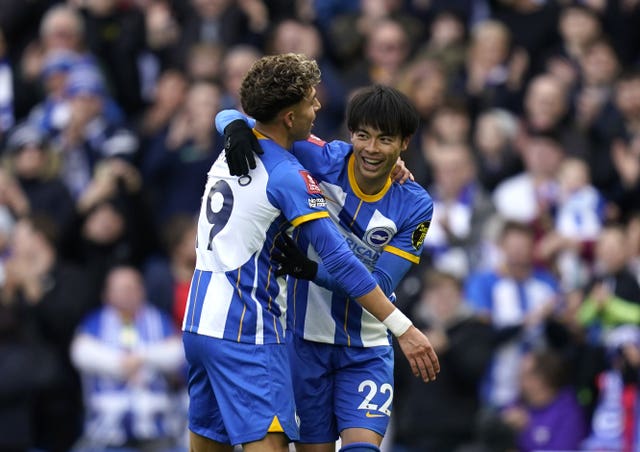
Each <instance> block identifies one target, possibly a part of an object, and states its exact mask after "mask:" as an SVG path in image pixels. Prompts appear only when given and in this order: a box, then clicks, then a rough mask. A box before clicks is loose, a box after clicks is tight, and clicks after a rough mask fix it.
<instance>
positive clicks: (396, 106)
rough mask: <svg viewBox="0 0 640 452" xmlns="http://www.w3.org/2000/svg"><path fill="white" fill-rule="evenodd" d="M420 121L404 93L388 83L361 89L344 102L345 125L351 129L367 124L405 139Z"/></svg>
mask: <svg viewBox="0 0 640 452" xmlns="http://www.w3.org/2000/svg"><path fill="white" fill-rule="evenodd" d="M419 122H420V117H419V115H418V112H417V111H416V109H415V107H414V106H413V104H412V103H411V101H410V100H409V99H408V98H407V96H405V95H404V94H402V93H401V92H400V91H398V90H397V89H395V88H391V87H389V86H384V85H372V86H368V87H366V88H361V89H359V90H358V91H356V93H355V94H354V95H353V97H352V98H351V100H350V101H349V104H348V105H347V127H348V128H349V130H350V131H351V132H355V131H356V130H358V129H360V128H362V127H364V126H369V127H373V128H375V129H377V130H379V131H381V132H383V133H385V134H388V135H391V136H400V137H401V138H407V137H410V136H411V135H413V134H414V133H415V131H416V129H417V128H418V124H419Z"/></svg>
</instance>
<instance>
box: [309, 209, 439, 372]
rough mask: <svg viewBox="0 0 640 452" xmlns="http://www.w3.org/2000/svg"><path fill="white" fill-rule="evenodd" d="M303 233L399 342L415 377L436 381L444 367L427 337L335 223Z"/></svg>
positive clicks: (319, 223)
mask: <svg viewBox="0 0 640 452" xmlns="http://www.w3.org/2000/svg"><path fill="white" fill-rule="evenodd" d="M299 227H300V233H301V234H303V235H304V236H305V238H306V239H307V240H309V242H310V243H311V245H312V246H313V247H314V249H315V250H316V251H317V253H318V255H319V256H320V257H321V258H322V261H323V263H324V266H325V268H326V270H327V271H328V272H329V273H330V274H331V275H332V276H333V277H334V278H335V279H336V280H337V281H338V283H339V284H340V285H341V286H342V288H343V290H344V291H345V292H347V293H348V294H349V296H350V297H351V298H353V299H355V300H356V301H357V302H358V303H359V304H360V305H361V306H362V307H363V308H365V309H366V310H367V311H369V313H371V314H372V315H373V316H374V317H375V318H377V319H378V320H379V321H381V322H382V323H383V324H384V325H385V326H386V327H387V328H388V329H389V330H390V331H391V333H392V334H393V335H394V336H396V337H397V338H398V343H399V344H400V347H401V349H402V351H403V353H404V354H405V356H406V357H407V360H408V361H409V363H410V365H411V369H412V370H413V373H414V375H416V376H421V377H422V379H423V380H424V381H429V380H433V379H435V377H436V374H437V373H438V372H439V371H440V364H439V363H438V357H437V356H436V353H435V351H434V350H433V347H432V346H431V344H430V343H429V340H428V339H427V337H426V336H425V335H424V334H423V333H422V332H421V331H420V330H418V329H417V328H416V327H415V326H413V324H412V323H411V321H410V320H409V319H408V318H407V317H406V316H405V315H404V314H403V313H402V312H401V311H400V310H399V309H397V308H396V307H395V306H394V305H393V303H391V301H389V299H388V298H387V296H386V295H385V294H384V292H383V291H382V289H381V288H380V286H378V285H377V284H376V282H375V280H374V278H373V276H372V275H371V274H370V273H369V271H368V270H367V268H366V267H365V266H364V265H363V264H362V263H361V262H360V261H359V260H358V259H357V258H356V257H355V256H354V255H353V253H352V252H351V250H350V249H349V247H348V246H347V244H346V243H345V241H344V239H343V237H342V236H341V235H340V233H339V232H338V231H337V229H336V228H335V226H334V225H333V223H332V222H331V220H329V219H328V218H318V219H316V220H312V221H308V222H305V223H302V224H301V225H299Z"/></svg>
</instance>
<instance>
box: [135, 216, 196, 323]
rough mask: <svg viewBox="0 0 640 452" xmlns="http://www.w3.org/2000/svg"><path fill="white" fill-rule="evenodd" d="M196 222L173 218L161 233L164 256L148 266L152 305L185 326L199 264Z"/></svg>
mask: <svg viewBox="0 0 640 452" xmlns="http://www.w3.org/2000/svg"><path fill="white" fill-rule="evenodd" d="M195 237H196V221H195V217H194V216H192V215H185V214H178V215H174V216H173V217H171V218H169V219H168V221H167V222H166V223H165V224H164V227H163V228H162V230H161V231H160V241H161V244H162V251H163V253H158V254H157V255H154V256H151V257H150V258H149V259H147V260H146V262H145V265H144V277H145V287H146V288H147V293H148V294H149V299H150V300H153V301H152V303H153V304H154V305H155V306H157V307H159V308H160V309H162V310H163V311H165V312H168V313H171V316H172V317H173V320H174V322H175V324H176V326H177V327H181V326H182V321H183V316H184V308H185V305H186V303H187V294H188V293H189V285H190V283H191V277H192V276H193V267H194V265H195V263H196V250H195V246H194V244H195Z"/></svg>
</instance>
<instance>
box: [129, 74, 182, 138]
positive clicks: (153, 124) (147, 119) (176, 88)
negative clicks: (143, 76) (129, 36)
mask: <svg viewBox="0 0 640 452" xmlns="http://www.w3.org/2000/svg"><path fill="white" fill-rule="evenodd" d="M188 88H189V84H188V81H187V78H186V76H185V74H184V73H182V72H180V71H178V70H174V69H169V70H167V71H165V72H163V73H162V74H161V75H160V77H159V78H158V82H157V83H156V85H155V88H154V90H153V95H152V101H151V103H150V105H149V106H148V107H147V108H146V110H145V112H144V114H143V116H142V118H141V121H140V124H139V125H138V133H139V134H140V138H141V139H142V144H141V146H142V147H143V148H144V147H145V146H147V145H148V143H147V140H148V139H151V138H152V137H154V136H155V135H156V134H158V133H160V132H161V131H162V130H164V129H165V128H167V127H168V126H169V123H170V122H171V119H172V118H173V117H174V116H175V115H176V114H177V113H178V111H179V110H180V108H181V107H182V105H183V103H184V100H185V98H186V94H187V90H188Z"/></svg>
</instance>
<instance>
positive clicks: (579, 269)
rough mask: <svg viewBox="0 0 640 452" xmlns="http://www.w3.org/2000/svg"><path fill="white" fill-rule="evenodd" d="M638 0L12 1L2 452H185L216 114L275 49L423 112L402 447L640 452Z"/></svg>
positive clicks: (340, 110) (400, 368)
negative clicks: (416, 347) (200, 226)
mask: <svg viewBox="0 0 640 452" xmlns="http://www.w3.org/2000/svg"><path fill="white" fill-rule="evenodd" d="M639 25H640V0H608V1H607V0H577V1H576V0H67V1H62V0H58V1H55V0H31V1H24V0H0V148H1V153H0V159H1V161H2V164H1V165H0V450H2V451H7V452H10V451H16V452H17V451H25V450H38V451H47V452H48V451H52V452H57V451H68V450H75V451H98V450H105V449H107V448H111V449H109V450H119V451H136V450H143V451H174V450H175V451H181V450H185V449H184V447H185V440H184V439H185V422H186V421H185V413H186V398H185V363H184V358H183V356H182V349H181V343H180V336H179V329H180V324H181V318H182V314H183V309H184V304H185V298H186V294H187V291H188V287H189V282H190V278H191V274H192V270H193V266H194V263H195V250H194V237H195V215H196V213H197V210H198V207H199V202H200V197H201V194H202V187H203V184H204V181H205V175H206V172H207V170H208V169H209V167H210V165H211V164H212V162H213V161H214V160H215V159H216V157H217V156H218V154H219V153H220V151H221V149H222V146H223V143H222V137H221V136H219V135H217V134H216V132H215V128H214V127H213V118H214V117H215V114H216V113H217V112H218V111H220V110H221V109H225V108H237V109H241V106H240V105H239V99H238V97H239V93H238V91H239V86H240V83H241V81H242V78H243V76H244V74H245V72H246V71H247V70H248V68H249V67H250V66H251V64H252V63H253V62H254V61H255V60H256V59H257V58H259V57H260V56H261V55H265V54H273V53H284V52H296V53H305V54H306V55H308V56H310V57H313V58H315V59H317V61H318V62H319V64H320V67H321V70H322V79H323V81H322V83H321V85H320V86H319V88H318V98H319V100H320V102H321V104H322V109H321V110H320V111H319V114H318V118H317V120H316V122H315V128H314V133H315V134H316V135H318V136H320V137H322V138H324V139H345V140H348V138H349V137H348V133H347V130H346V128H345V126H344V121H343V120H344V107H345V104H346V101H347V99H348V98H349V95H350V93H352V92H353V90H354V89H356V88H358V87H360V86H364V85H369V84H372V83H382V84H387V85H392V86H395V87H397V88H399V89H400V90H402V91H403V92H404V93H406V94H407V96H409V98H410V99H411V100H412V101H413V102H414V104H415V106H416V108H417V109H418V111H419V113H420V115H421V119H422V120H421V126H420V129H419V132H418V133H417V134H416V136H415V137H413V140H412V143H411V146H410V148H409V150H408V151H407V152H405V153H404V154H403V156H402V157H403V159H404V160H405V161H406V164H407V166H408V167H409V169H410V170H411V171H412V172H413V174H414V176H415V179H416V181H417V182H418V183H420V184H421V185H422V186H424V187H425V188H426V189H427V190H428V191H429V193H430V194H431V196H432V197H433V200H434V216H433V221H432V223H431V226H430V230H429V232H428V234H427V239H426V241H425V245H424V252H423V258H422V262H421V264H420V265H419V266H415V268H414V269H413V270H412V271H411V273H410V274H409V275H408V276H407V277H406V278H405V280H404V281H403V282H402V284H401V286H400V287H399V288H398V290H397V293H396V295H397V299H398V304H399V305H400V306H401V307H402V308H403V309H404V310H405V311H406V312H407V313H408V314H410V316H411V317H412V318H413V320H414V322H415V323H416V324H419V325H420V326H421V327H422V328H423V329H424V330H425V331H426V332H427V334H428V337H429V338H430V340H431V342H432V344H433V345H434V347H435V348H436V350H437V352H438V354H439V357H440V362H441V364H442V372H441V374H440V376H439V377H438V379H437V380H436V381H435V382H431V383H429V384H427V385H424V384H422V383H421V382H419V381H418V380H416V379H414V378H413V377H412V376H411V372H410V370H409V369H408V368H406V363H405V362H404V361H403V360H402V359H398V360H397V361H398V362H397V369H396V379H397V382H396V394H395V395H394V415H393V418H392V423H393V435H392V437H391V439H390V443H391V446H390V447H391V448H392V449H393V450H394V451H398V452H431V451H438V452H447V451H451V452H454V451H455V452H463V451H467V452H470V451H488V452H502V451H535V450H592V451H624V452H631V451H637V450H640V395H639V394H638V388H639V383H640V286H639V282H640V26H639Z"/></svg>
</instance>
